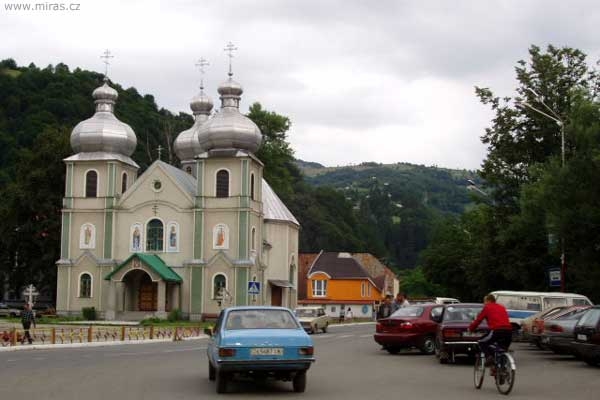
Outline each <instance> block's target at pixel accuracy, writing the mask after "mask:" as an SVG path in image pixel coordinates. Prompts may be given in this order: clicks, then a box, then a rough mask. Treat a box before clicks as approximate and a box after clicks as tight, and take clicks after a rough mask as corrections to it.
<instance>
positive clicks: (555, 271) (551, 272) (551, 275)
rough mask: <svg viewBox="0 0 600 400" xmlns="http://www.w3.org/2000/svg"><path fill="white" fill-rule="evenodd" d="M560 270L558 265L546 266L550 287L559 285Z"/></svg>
mask: <svg viewBox="0 0 600 400" xmlns="http://www.w3.org/2000/svg"><path fill="white" fill-rule="evenodd" d="M560 281H561V271H560V267H551V268H548V283H549V286H550V287H560V283H561V282H560Z"/></svg>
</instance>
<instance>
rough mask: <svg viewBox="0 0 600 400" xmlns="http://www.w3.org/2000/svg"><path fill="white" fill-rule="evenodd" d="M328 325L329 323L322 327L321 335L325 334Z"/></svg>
mask: <svg viewBox="0 0 600 400" xmlns="http://www.w3.org/2000/svg"><path fill="white" fill-rule="evenodd" d="M328 325H329V323H326V324H325V326H324V327H323V333H327V326H328Z"/></svg>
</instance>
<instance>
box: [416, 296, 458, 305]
mask: <svg viewBox="0 0 600 400" xmlns="http://www.w3.org/2000/svg"><path fill="white" fill-rule="evenodd" d="M429 303H435V304H456V303H460V300H458V299H455V298H452V297H425V298H415V299H410V304H429Z"/></svg>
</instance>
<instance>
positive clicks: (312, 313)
mask: <svg viewBox="0 0 600 400" xmlns="http://www.w3.org/2000/svg"><path fill="white" fill-rule="evenodd" d="M296 316H297V317H316V316H317V310H307V309H297V310H296Z"/></svg>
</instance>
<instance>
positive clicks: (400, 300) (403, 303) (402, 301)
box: [392, 292, 410, 311]
mask: <svg viewBox="0 0 600 400" xmlns="http://www.w3.org/2000/svg"><path fill="white" fill-rule="evenodd" d="M408 306H410V303H409V302H408V300H407V299H406V293H404V292H399V293H398V294H397V295H396V298H395V299H394V303H393V304H392V309H393V310H394V311H396V310H397V309H399V308H404V307H408Z"/></svg>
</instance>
